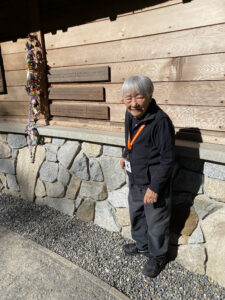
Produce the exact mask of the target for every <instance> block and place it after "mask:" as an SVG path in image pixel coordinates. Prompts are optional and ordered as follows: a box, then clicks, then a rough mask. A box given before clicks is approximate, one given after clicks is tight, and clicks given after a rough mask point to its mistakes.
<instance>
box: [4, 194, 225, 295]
mask: <svg viewBox="0 0 225 300" xmlns="http://www.w3.org/2000/svg"><path fill="white" fill-rule="evenodd" d="M0 224H1V225H3V226H5V227H7V228H9V229H11V230H12V231H14V232H17V233H19V234H20V235H22V236H23V237H25V238H29V239H31V240H33V241H35V242H37V243H38V244H40V245H42V246H44V247H46V248H48V249H50V250H51V251H54V252H56V253H58V254H59V255H61V256H63V257H65V258H67V259H68V260H70V261H72V262H73V263H75V264H77V265H78V266H80V267H81V268H83V269H85V270H87V271H89V272H90V273H92V274H93V275H95V276H97V277H99V278H100V279H102V280H103V281H105V282H106V283H108V284H109V285H111V286H113V287H115V288H116V289H118V290H119V291H121V292H122V293H124V294H125V295H127V296H128V297H129V298H130V299H132V300H133V299H135V300H141V299H148V300H151V299H154V300H155V299H156V300H158V299H173V300H174V299H175V300H178V299H199V300H203V299H207V300H209V299H210V300H212V299H213V300H214V299H221V300H222V299H225V289H224V288H222V287H220V286H219V285H217V284H215V283H214V282H213V281H212V280H210V279H209V278H208V277H207V276H202V275H196V274H193V273H191V272H189V271H187V270H186V269H184V268H183V267H182V266H181V265H179V264H177V263H175V262H169V263H168V264H167V266H166V268H165V269H164V270H163V271H162V272H161V273H160V275H159V276H158V277H156V278H155V279H149V278H147V277H145V276H143V275H142V273H141V266H143V265H144V263H145V262H146V261H147V258H146V257H142V256H137V257H128V256H125V255H124V254H123V251H122V246H123V245H124V244H125V243H126V242H127V241H126V240H125V239H124V238H122V237H121V236H120V235H119V234H118V233H111V232H108V231H106V230H104V229H102V228H100V227H98V226H96V225H94V224H93V223H86V222H82V221H80V220H78V219H77V218H76V217H73V218H71V217H68V216H65V215H63V214H61V213H59V212H58V211H56V210H54V209H51V208H48V207H46V206H38V205H36V204H34V203H31V202H27V201H24V200H23V199H21V198H16V197H12V196H8V195H4V194H0ZM99 300H103V299H99Z"/></svg>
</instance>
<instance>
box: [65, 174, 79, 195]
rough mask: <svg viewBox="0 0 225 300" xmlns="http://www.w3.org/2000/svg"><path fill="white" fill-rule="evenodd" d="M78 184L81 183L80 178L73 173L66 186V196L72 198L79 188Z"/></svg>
mask: <svg viewBox="0 0 225 300" xmlns="http://www.w3.org/2000/svg"><path fill="white" fill-rule="evenodd" d="M80 184H81V180H80V178H78V177H76V176H74V175H73V176H72V178H71V180H70V184H69V186H68V188H67V192H66V197H67V198H69V199H73V200H74V199H75V198H76V196H77V194H78V191H79V189H80Z"/></svg>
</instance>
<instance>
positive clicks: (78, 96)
mask: <svg viewBox="0 0 225 300" xmlns="http://www.w3.org/2000/svg"><path fill="white" fill-rule="evenodd" d="M49 99H62V100H86V101H88V100H94V101H104V88H103V87H68V86H66V87H52V88H50V92H49Z"/></svg>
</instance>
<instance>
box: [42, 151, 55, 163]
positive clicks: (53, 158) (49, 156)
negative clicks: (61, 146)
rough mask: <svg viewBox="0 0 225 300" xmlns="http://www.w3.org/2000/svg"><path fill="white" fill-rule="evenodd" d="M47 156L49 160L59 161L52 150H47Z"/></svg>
mask: <svg viewBox="0 0 225 300" xmlns="http://www.w3.org/2000/svg"><path fill="white" fill-rule="evenodd" d="M45 158H46V160H47V161H53V162H56V161H57V157H56V153H53V152H50V151H47V152H46V153H45Z"/></svg>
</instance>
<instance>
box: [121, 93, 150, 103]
mask: <svg viewBox="0 0 225 300" xmlns="http://www.w3.org/2000/svg"><path fill="white" fill-rule="evenodd" d="M133 98H134V99H135V100H136V101H137V102H141V101H143V100H144V99H145V96H144V95H141V94H137V95H135V96H131V95H128V96H126V97H124V101H125V102H128V103H129V102H131V100H132V99H133Z"/></svg>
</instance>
